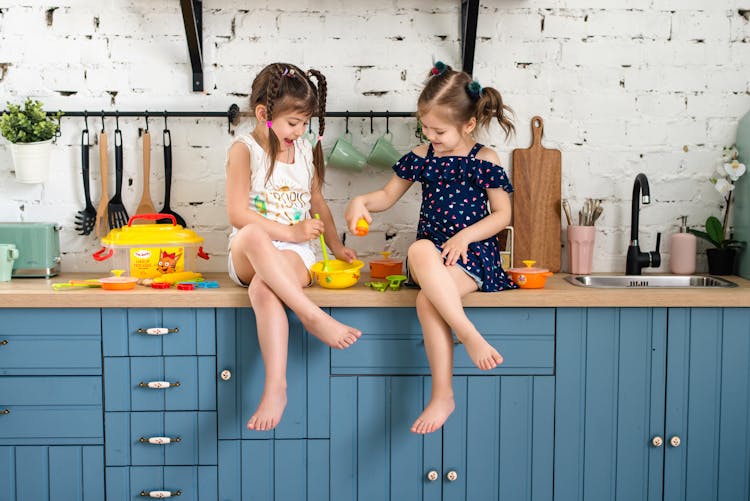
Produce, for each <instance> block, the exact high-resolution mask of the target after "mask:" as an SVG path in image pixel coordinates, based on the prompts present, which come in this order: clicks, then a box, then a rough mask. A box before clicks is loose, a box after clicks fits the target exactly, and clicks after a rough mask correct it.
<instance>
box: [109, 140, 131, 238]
mask: <svg viewBox="0 0 750 501" xmlns="http://www.w3.org/2000/svg"><path fill="white" fill-rule="evenodd" d="M107 208H108V210H109V227H110V229H115V228H120V227H121V226H125V225H126V224H128V219H130V217H129V216H128V211H127V210H126V209H125V205H123V203H122V132H121V131H120V129H119V128H118V129H115V195H114V196H113V197H112V198H110V200H109V205H108V206H107Z"/></svg>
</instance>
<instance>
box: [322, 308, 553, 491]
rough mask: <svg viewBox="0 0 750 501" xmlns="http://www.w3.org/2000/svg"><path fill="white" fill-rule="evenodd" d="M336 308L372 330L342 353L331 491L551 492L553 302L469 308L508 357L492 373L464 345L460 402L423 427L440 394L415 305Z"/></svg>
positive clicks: (337, 368) (335, 387)
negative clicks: (435, 425) (418, 431)
mask: <svg viewBox="0 0 750 501" xmlns="http://www.w3.org/2000/svg"><path fill="white" fill-rule="evenodd" d="M333 314H334V316H335V317H336V318H337V319H338V320H340V321H342V322H345V323H349V324H351V325H354V326H356V327H358V328H360V329H362V331H363V335H362V338H361V339H360V340H359V341H358V342H357V343H356V344H355V345H354V346H353V347H352V348H349V349H347V350H343V351H334V352H333V355H332V361H331V372H332V374H334V376H333V377H332V378H331V439H330V443H331V452H330V457H331V459H330V461H331V486H330V489H331V497H330V499H332V500H334V499H335V500H337V501H338V500H360V501H375V500H381V499H382V500H389V499H410V500H411V499H414V500H418V499H421V500H427V499H429V500H439V499H442V500H446V501H448V500H450V501H454V500H466V501H469V500H475V499H481V500H483V501H484V500H486V501H491V500H499V499H513V500H550V499H552V444H553V409H554V377H553V376H552V375H551V374H553V372H554V357H553V353H554V310H552V309H479V308H477V309H471V310H469V311H468V314H469V317H470V318H471V319H472V321H473V322H474V323H475V325H477V327H478V328H479V330H480V331H481V332H482V333H483V335H485V336H486V338H487V339H488V340H489V341H490V342H491V343H492V344H493V345H495V346H496V347H497V348H498V349H499V350H500V351H501V353H503V356H504V357H505V361H504V363H503V364H502V365H501V366H500V367H498V368H497V369H494V370H493V371H491V372H489V373H487V372H485V373H483V372H481V371H479V370H478V369H476V368H475V367H474V366H473V364H471V361H470V360H469V359H468V356H467V355H466V352H465V350H464V349H463V347H461V346H458V347H457V349H456V351H455V364H454V365H455V369H454V373H455V374H457V375H456V376H454V391H455V399H456V410H455V411H454V412H453V414H452V415H451V416H450V418H449V419H448V421H447V422H446V424H445V425H444V426H443V429H442V430H441V431H438V432H435V433H432V434H429V435H425V436H421V435H415V434H413V433H411V431H410V430H409V428H410V427H411V424H412V423H413V421H414V420H415V419H416V418H417V417H418V416H419V414H420V413H421V411H422V409H423V408H424V406H425V405H426V404H427V402H428V401H429V395H430V387H429V385H430V378H429V377H426V375H427V374H429V367H428V365H427V361H426V357H425V355H424V347H423V344H422V338H421V329H420V328H419V323H418V321H417V319H416V312H415V311H414V309H398V308H396V309H378V310H373V309H369V310H364V309H334V312H333ZM360 343H361V344H360ZM404 354H406V355H404Z"/></svg>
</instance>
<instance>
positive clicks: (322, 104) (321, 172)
mask: <svg viewBox="0 0 750 501" xmlns="http://www.w3.org/2000/svg"><path fill="white" fill-rule="evenodd" d="M307 73H308V75H310V76H313V77H315V80H317V82H318V85H317V87H318V141H317V142H316V143H315V147H314V148H313V165H315V174H316V175H317V176H318V180H319V182H320V184H321V185H322V184H323V181H324V180H325V159H324V157H323V134H324V133H325V131H326V98H327V94H328V84H327V83H326V77H324V76H323V74H322V73H321V72H319V71H318V70H314V69H310V70H308V71H307Z"/></svg>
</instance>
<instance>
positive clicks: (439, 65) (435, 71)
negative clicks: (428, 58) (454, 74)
mask: <svg viewBox="0 0 750 501" xmlns="http://www.w3.org/2000/svg"><path fill="white" fill-rule="evenodd" d="M447 69H448V65H447V64H445V63H444V62H442V61H436V62H435V66H433V67H432V69H431V70H430V75H431V76H433V77H434V76H438V75H442V74H443V73H445V70H447Z"/></svg>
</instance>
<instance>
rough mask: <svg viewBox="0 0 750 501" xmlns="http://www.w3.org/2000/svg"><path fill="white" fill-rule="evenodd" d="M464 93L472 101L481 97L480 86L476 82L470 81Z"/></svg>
mask: <svg viewBox="0 0 750 501" xmlns="http://www.w3.org/2000/svg"><path fill="white" fill-rule="evenodd" d="M466 92H467V93H468V94H469V96H470V97H471V98H472V99H474V100H476V99H479V98H480V97H482V86H481V85H479V82H477V81H476V80H472V81H471V82H469V83H467V84H466Z"/></svg>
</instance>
